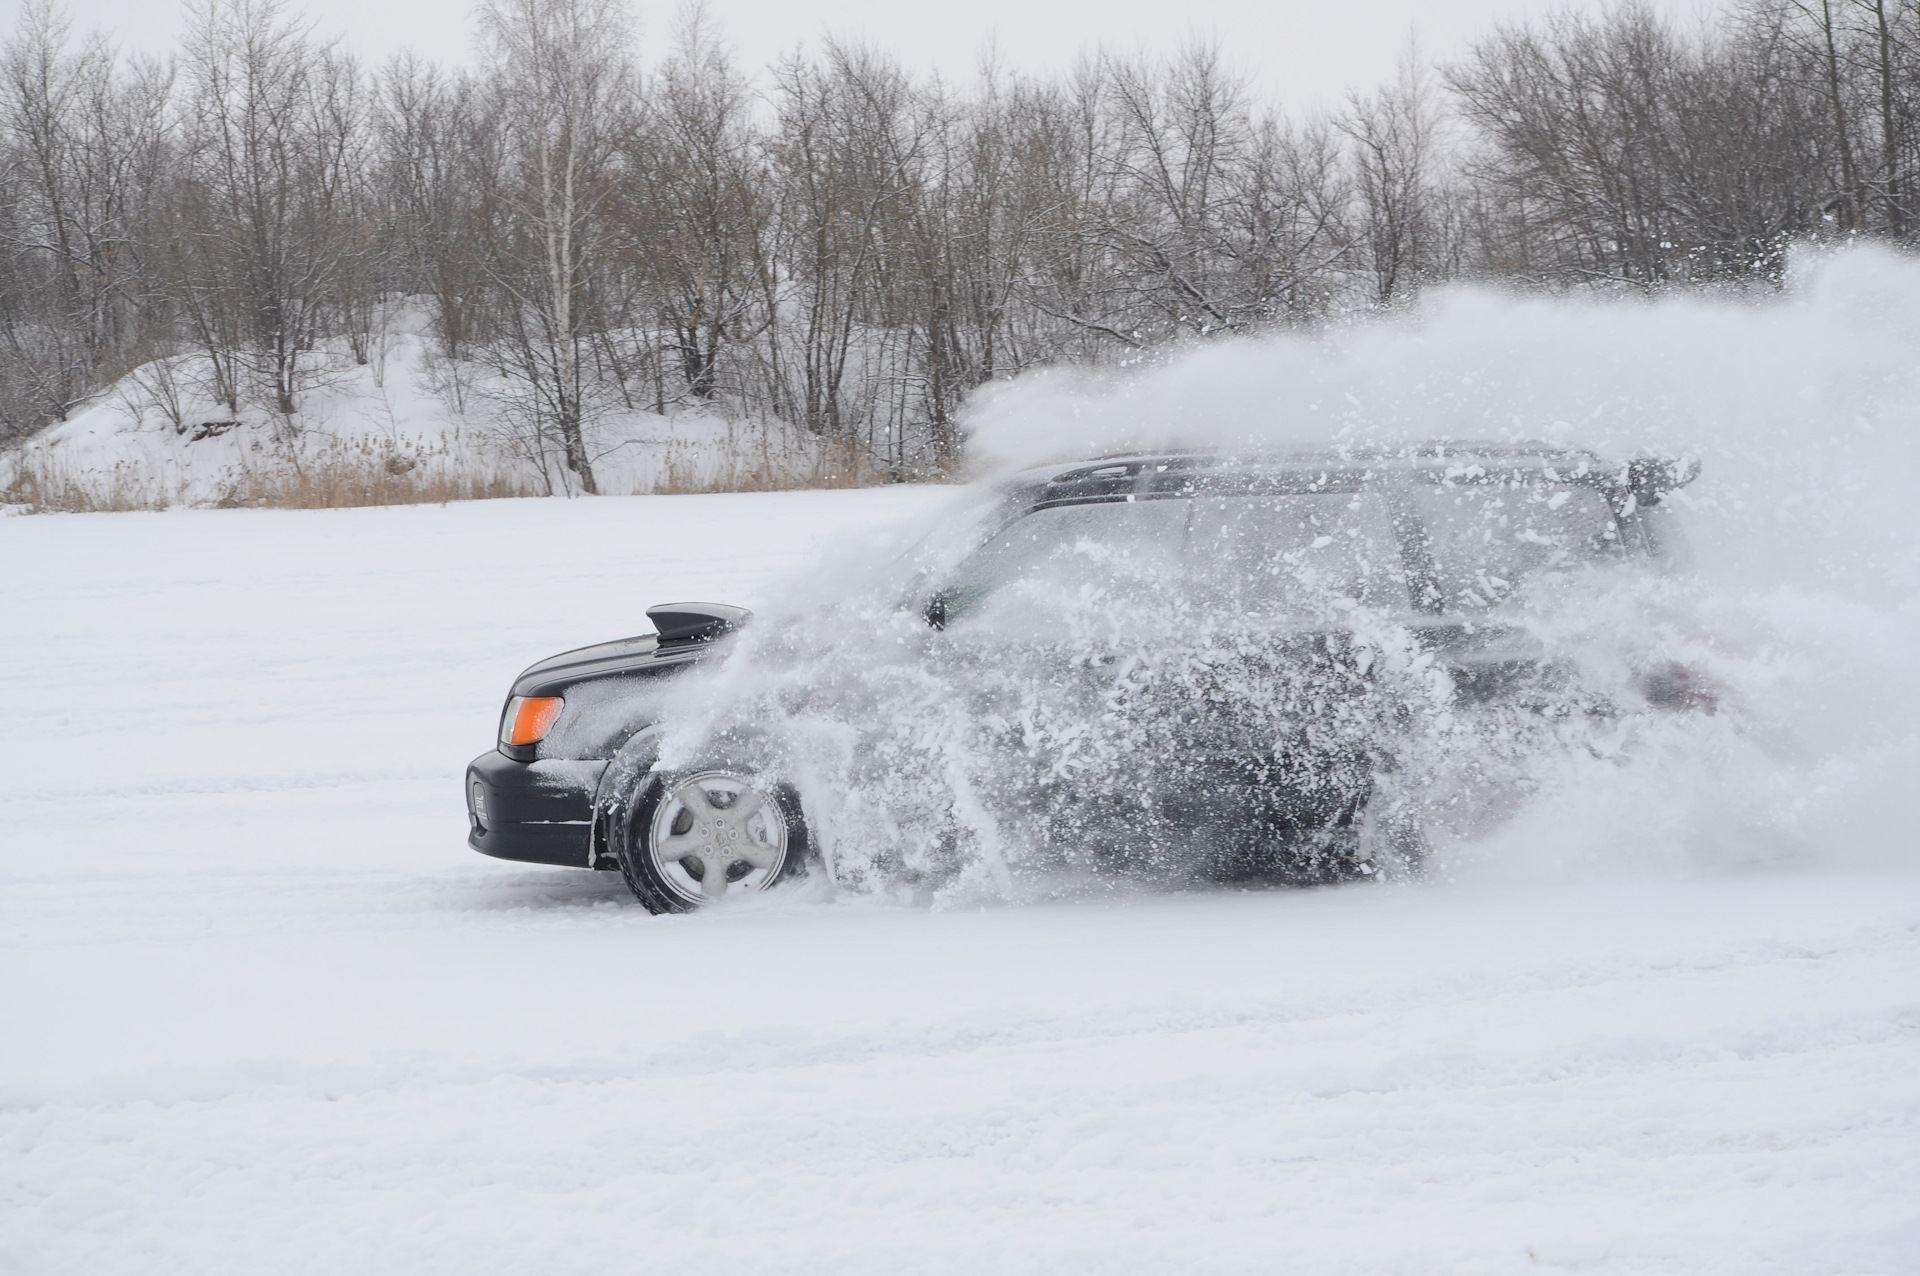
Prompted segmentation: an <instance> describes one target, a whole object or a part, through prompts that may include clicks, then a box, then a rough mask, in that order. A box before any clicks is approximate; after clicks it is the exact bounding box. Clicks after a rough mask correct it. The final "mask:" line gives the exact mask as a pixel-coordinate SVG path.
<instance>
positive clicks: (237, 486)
mask: <svg viewBox="0 0 1920 1276" xmlns="http://www.w3.org/2000/svg"><path fill="white" fill-rule="evenodd" d="M893 481H895V478H894V476H893V475H892V474H890V473H888V472H887V471H885V470H882V469H879V468H878V467H876V466H875V465H874V464H873V463H872V461H871V459H870V458H867V457H864V456H862V455H860V454H859V453H858V452H856V451H854V450H852V449H846V450H842V449H838V448H832V449H826V450H823V451H821V452H820V453H818V454H817V455H814V456H810V457H809V456H799V455H795V454H791V453H788V454H785V455H776V454H768V453H764V452H763V453H760V454H758V455H752V456H746V457H740V456H727V457H721V458H716V457H714V456H713V455H712V454H711V453H708V454H707V455H705V456H704V457H703V456H702V455H700V454H699V453H696V452H694V451H692V450H691V449H669V451H668V454H667V457H666V459H665V465H664V467H663V468H662V469H661V470H660V471H659V472H658V473H657V474H656V476H655V477H654V479H653V481H652V482H651V483H650V484H648V490H649V491H650V492H653V493H656V494H659V495H682V494H689V493H695V492H784V491H796V490H801V489H808V488H851V487H877V486H880V485H883V484H886V483H890V482H893ZM546 494H547V491H546V487H545V485H544V484H542V483H540V482H539V481H538V480H537V479H535V478H532V477H530V476H522V475H520V474H516V473H512V472H503V471H501V470H498V469H488V470H485V471H482V472H480V473H477V474H476V473H474V472H472V470H471V469H470V463H468V464H462V463H461V459H460V458H457V457H454V456H451V455H448V454H443V453H433V454H425V455H422V454H416V453H407V452H394V451H389V450H387V449H384V448H378V447H375V446H370V445H367V444H355V445H347V446H340V447H336V448H332V449H329V450H328V451H326V452H323V453H321V454H320V455H319V456H318V457H316V458H313V459H309V460H307V461H305V462H304V463H302V464H301V465H300V466H299V467H297V468H293V467H284V468H282V467H276V468H273V469H261V470H248V471H245V472H242V473H240V474H238V475H235V476H231V477H229V478H228V479H227V480H226V481H225V482H223V483H221V484H220V486H219V488H218V493H217V495H216V496H215V497H214V498H213V499H212V500H207V499H205V497H204V495H203V496H202V497H201V499H199V500H187V499H185V498H184V494H183V493H182V492H180V491H178V490H174V491H169V490H167V488H166V485H165V483H164V482H163V481H161V480H160V479H159V478H158V477H157V476H155V475H154V474H152V473H151V472H149V471H147V470H146V469H145V468H144V467H141V466H138V465H135V464H133V463H129V462H123V463H122V464H120V465H117V466H115V467H114V468H113V469H112V470H111V471H105V472H102V471H86V472H76V471H74V470H72V469H71V468H69V467H66V466H64V465H62V464H60V463H59V462H57V461H54V460H51V459H49V458H46V457H44V456H28V457H23V458H21V459H20V461H19V463H18V465H17V466H16V467H15V472H14V478H13V480H12V481H11V482H10V483H9V484H8V485H7V486H6V487H5V488H4V489H0V505H10V506H15V507H18V508H21V509H24V511H25V512H27V513H33V514H45V513H101V512H109V511H124V510H155V509H166V508H168V507H169V506H175V505H194V504H197V505H203V506H204V505H211V506H212V507H213V508H216V509H347V508H354V507H360V506H369V505H440V504H445V503H447V502H449V501H479V500H492V499H498V498H502V497H516V496H543V495H546Z"/></svg>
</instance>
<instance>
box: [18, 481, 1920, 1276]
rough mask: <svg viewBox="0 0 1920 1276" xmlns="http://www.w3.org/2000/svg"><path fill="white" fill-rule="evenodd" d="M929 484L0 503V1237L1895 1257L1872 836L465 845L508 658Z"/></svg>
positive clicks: (1252, 1260) (571, 1263)
mask: <svg viewBox="0 0 1920 1276" xmlns="http://www.w3.org/2000/svg"><path fill="white" fill-rule="evenodd" d="M950 499H951V497H950V496H949V495H948V494H947V493H943V492H939V491H929V490H914V489H889V490H869V491H856V492H840V493H790V494H775V495H754V496H683V497H635V498H619V499H603V500H598V501H533V500H529V501H492V502H476V503H471V504H466V505H455V506H449V507H437V508H436V507H402V508H385V509H362V510H345V511H319V512H290V511H256V510H236V511H173V512H169V513H164V514H109V515H82V516H47V517H37V518H8V519H0V581H3V582H4V605H0V692H3V693H4V701H3V702H4V703H5V704H6V705H7V706H8V708H9V710H10V718H11V725H12V728H13V729H12V730H10V731H9V732H7V733H6V735H5V738H4V740H0V881H3V883H4V885H0V917H3V919H0V1149H3V1151H0V1270H4V1271H7V1272H21V1273H36V1274H38V1273H60V1272H74V1273H88V1274H89V1276H103V1274H107V1273H120V1272H128V1273H134V1272H137V1273H142V1274H143V1276H146V1274H155V1273H170V1272H181V1273H196V1274H201V1273H249V1274H255V1273H283V1272H285V1273H292V1272H314V1273H339V1272H404V1273H440V1272H446V1273H461V1274H463V1276H466V1274H471V1273H485V1272H514V1273H524V1272H541V1273H575V1272H578V1273H587V1272H594V1273H604V1272H684V1273H708V1272H711V1273H728V1274H730V1276H738V1274H742V1273H758V1272H783V1273H814V1272H819V1273H827V1272H831V1273H866V1272H875V1273H880V1272H930V1273H931V1272H954V1273H969V1274H973V1273H982V1272H994V1273H1000V1272H1007V1273H1021V1272H1033V1273H1043V1272H1044V1273H1076V1272H1086V1273H1103V1274H1106V1273H1132V1272H1152V1273H1159V1272H1259V1273H1274V1272H1297V1273H1348V1272H1351V1273H1408V1274H1409V1276H1411V1274H1415V1273H1418V1274H1421V1276H1431V1274H1434V1273H1469V1272H1471V1273H1481V1272H1486V1273H1506V1272H1513V1273H1520V1272H1527V1273H1539V1272H1580V1273H1613V1272H1621V1273H1627V1272H1632V1273H1708V1272H1728V1273H1782V1274H1791V1276H1811V1274H1816V1273H1833V1274H1835V1276H1840V1274H1843V1273H1844V1274H1847V1276H1864V1274H1867V1273H1888V1274H1891V1273H1913V1272H1920V873H1917V872H1916V870H1915V863H1916V861H1915V858H1914V857H1913V856H1912V855H1911V854H1907V855H1892V856H1889V855H1880V856H1877V857H1866V858H1861V857H1849V856H1846V855H1826V854H1822V853H1819V848H1818V847H1817V846H1816V847H1815V850H1814V851H1813V852H1811V853H1806V854H1800V855H1795V856H1787V857H1781V856H1777V855H1760V856H1750V857H1746V858H1741V857H1737V856H1736V857H1731V858H1728V857H1717V858H1709V859H1700V858H1697V857H1694V858H1690V857H1687V856H1661V855H1648V854H1626V855H1623V856H1622V866H1621V867H1619V868H1618V869H1617V870H1615V871H1603V870H1601V869H1600V868H1597V867H1596V865H1595V862H1594V859H1593V856H1592V855H1591V854H1590V853H1589V854H1585V855H1583V857H1582V858H1581V859H1580V861H1579V862H1580V865H1581V867H1580V869H1579V871H1577V872H1575V871H1570V870H1569V871H1558V870H1556V869H1554V868H1553V866H1554V865H1556V864H1560V862H1561V861H1560V860H1559V859H1557V858H1556V857H1555V856H1554V855H1553V854H1551V853H1543V854H1540V855H1536V856H1532V857H1523V862H1524V863H1525V865H1526V870H1525V871H1514V872H1510V873H1503V872H1501V871H1499V863H1500V861H1498V860H1497V859H1496V860H1494V861H1491V862H1489V863H1483V864H1482V865H1481V867H1480V871H1478V872H1476V873H1474V874H1472V875H1469V876H1462V877H1461V878H1460V879H1459V880H1455V881H1451V882H1449V881H1446V880H1439V881H1430V882H1426V883H1422V884H1418V885H1406V884H1398V885H1388V886H1377V885H1375V886H1356V887H1344V888H1339V889H1322V890H1310V891H1301V890H1273V891H1257V892H1236V891H1226V890H1219V891H1195V892H1188V893H1180V894H1159V895H1156V894H1150V893H1139V894H1135V895H1131V896H1129V895H1126V894H1119V895H1113V896H1108V897H1105V898H1102V899H1098V900H1078V901H1073V900H1069V901H1056V902H1052V903H1046V904H1035V905H1026V906H1001V907H985V908H962V909H952V908H950V909H944V910H942V909H928V908H924V907H908V906H902V905H898V904H891V903H887V902H885V901H884V900H882V899H879V898H859V897H852V898H849V897H841V898H833V897H830V896H829V895H827V894H826V893H824V892H822V891H820V890H819V889H818V887H817V885H816V886H815V888H814V889H812V890H808V889H805V888H802V889H798V890H794V891H785V892H775V893H773V894H771V895H768V896H765V897H760V898H757V899H750V900H741V901H738V902H729V904H728V906H726V907H723V908H720V909H717V910H714V911H712V912H710V913H705V914H701V915H696V916H688V917H673V918H656V917H651V916H649V915H647V914H646V913H645V912H644V911H642V910H641V909H640V908H639V907H638V906H637V905H636V904H635V903H634V902H633V901H632V900H631V899H630V898H629V897H628V896H627V894H626V891H625V888H624V887H623V885H622V884H621V882H620V880H619V879H618V877H617V876H616V875H613V874H594V873H588V872H585V871H581V870H565V869H551V870H548V869H540V868H534V867H529V866H516V865H512V864H505V863H499V862H495V861H491V860H487V859H484V858H482V857H480V856H478V855H475V854H474V853H472V852H471V851H469V850H468V849H467V848H466V845H465V831H466V825H465V818H464V811H463V807H462V799H461V789H460V785H461V772H462V766H463V764H464V763H465V762H466V760H467V759H468V758H469V757H470V756H472V755H473V754H475V753H478V752H480V751H481V750H483V749H484V748H486V747H487V746H488V744H489V742H490V740H491V737H492V734H493V731H494V728H495V724H496V715H497V713H498V711H499V706H500V700H501V697H502V695H503V694H504V692H505V690H506V686H507V683H508V681H509V679H510V678H511V677H512V675H513V674H514V673H515V672H516V671H517V670H518V669H519V668H520V667H522V666H523V665H525V664H526V663H528V662H529V661H531V660H533V659H535V658H537V657H540V656H542V655H545V654H547V653H549V652H552V651H556V650H559V649H562V648H565V647H569V646H574V645H579V644H582V643H586V642H591V641H596V640H599V639H603V638H607V637H612V636H616V635H620V634H625V633H632V632H643V631H644V630H645V628H646V626H645V622H644V619H643V617H642V615H641V613H642V609H643V608H644V607H645V606H646V605H648V604H650V603H653V602H658V601H667V600H673V599H680V598H707V599H712V600H715V601H730V602H740V603H745V604H747V605H749V606H752V605H756V604H759V603H762V602H763V601H766V600H768V599H769V598H770V597H771V596H772V594H773V592H774V590H775V582H776V581H778V580H779V579H781V578H783V577H786V576H790V575H792V574H793V573H795V572H798V571H801V570H802V569H803V568H804V567H805V565H806V564H807V563H809V562H813V561H816V559H817V556H818V555H819V554H820V553H821V550H822V547H823V546H829V545H842V546H844V545H847V544H849V542H848V541H847V540H846V539H845V538H853V540H852V544H853V546H854V547H853V548H851V549H842V550H836V551H834V552H833V553H832V554H831V555H830V557H829V560H828V561H829V569H828V574H829V575H831V574H832V571H833V570H834V567H833V564H835V563H839V562H843V561H847V560H849V559H852V558H855V557H858V556H860V555H863V554H867V553H869V552H871V549H872V548H873V546H874V545H875V544H877V543H881V542H885V541H887V540H889V539H890V538H891V537H893V536H895V535H896V533H893V532H891V531H889V530H887V529H889V528H892V527H894V526H896V525H897V524H899V523H901V522H902V521H903V520H908V519H910V518H912V517H915V516H918V515H920V514H921V513H923V512H924V511H926V510H928V509H931V508H933V507H936V506H938V505H940V504H941V503H943V502H945V501H948V500H950ZM1808 605H1812V604H1808ZM1782 606H1783V608H1784V607H1788V604H1787V603H1782ZM1861 623H1862V624H1865V623H1866V622H1864V621H1862V622H1861ZM1874 632H1875V633H1876V634H1878V633H1880V632H1881V630H1879V629H1877V628H1876V629H1874ZM1908 632H1909V634H1910V632H1911V631H1910V630H1909V631H1908ZM822 637H823V640H825V641H831V635H823V636H822ZM1908 641H1909V643H1910V638H1909V639H1908ZM1573 818H1574V817H1572V816H1562V817H1561V824H1560V825H1557V824H1556V822H1555V819H1554V817H1553V815H1552V813H1551V812H1550V811H1549V812H1546V813H1538V812H1536V813H1535V814H1534V815H1533V816H1532V817H1531V819H1530V821H1529V822H1527V823H1526V824H1525V825H1524V826H1523V828H1522V829H1521V830H1520V832H1518V833H1515V834H1512V835H1510V836H1512V837H1527V838H1532V839H1535V840H1536V841H1539V842H1543V843H1549V844H1550V843H1552V842H1554V840H1555V839H1559V838H1577V835H1579V833H1580V830H1579V829H1576V828H1570V827H1562V825H1564V824H1565V822H1566V821H1567V820H1571V819H1573ZM1876 827H1879V826H1878V825H1876ZM1664 835H1665V834H1664V833H1662V832H1661V831H1660V830H1658V829H1655V830H1653V831H1652V832H1650V833H1649V834H1648V836H1650V837H1654V838H1658V837H1661V836H1664ZM1549 850H1550V847H1549ZM1542 865H1545V866H1546V867H1542Z"/></svg>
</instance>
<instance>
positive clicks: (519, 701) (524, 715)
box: [500, 696, 566, 744]
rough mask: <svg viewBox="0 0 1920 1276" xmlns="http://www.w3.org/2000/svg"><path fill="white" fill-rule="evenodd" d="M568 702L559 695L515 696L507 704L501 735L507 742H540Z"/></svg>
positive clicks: (551, 728)
mask: <svg viewBox="0 0 1920 1276" xmlns="http://www.w3.org/2000/svg"><path fill="white" fill-rule="evenodd" d="M565 703H566V701H565V700H562V699H561V698H560V697H559V696H515V697H514V698H513V702H512V703H511V704H509V705H508V706H507V715H506V720H505V721H504V722H502V723H501V724H500V725H501V727H502V730H501V732H500V736H501V738H502V740H503V741H504V742H505V743H507V744H538V743H540V742H541V741H542V740H544V739H546V738H547V732H549V731H551V730H553V724H554V720H555V719H557V718H558V717H559V716H560V706H561V705H564V704H565Z"/></svg>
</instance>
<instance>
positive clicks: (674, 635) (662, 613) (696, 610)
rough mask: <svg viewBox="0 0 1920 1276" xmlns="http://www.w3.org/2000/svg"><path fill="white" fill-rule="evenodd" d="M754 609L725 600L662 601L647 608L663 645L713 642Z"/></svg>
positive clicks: (745, 619)
mask: <svg viewBox="0 0 1920 1276" xmlns="http://www.w3.org/2000/svg"><path fill="white" fill-rule="evenodd" d="M752 615H753V613H752V612H750V611H748V610H747V609H746V608H745V607H729V606H727V605H726V604H725V603H660V604H658V605H657V606H653V607H649V608H647V619H648V620H651V621H652V622H653V627H654V629H655V630H657V631H658V632H659V635H660V645H661V646H662V647H684V646H687V645H689V644H692V643H699V642H712V641H713V640H714V639H715V638H718V637H720V636H722V635H723V634H730V633H732V632H733V631H734V630H736V629H738V628H740V627H741V626H742V625H744V624H746V623H747V621H748V619H750V618H751V617H752Z"/></svg>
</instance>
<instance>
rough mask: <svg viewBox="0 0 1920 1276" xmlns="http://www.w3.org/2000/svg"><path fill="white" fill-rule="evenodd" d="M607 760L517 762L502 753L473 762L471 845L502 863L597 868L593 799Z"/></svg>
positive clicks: (470, 767) (469, 775) (469, 781)
mask: <svg viewBox="0 0 1920 1276" xmlns="http://www.w3.org/2000/svg"><path fill="white" fill-rule="evenodd" d="M606 769H607V764H606V763H605V762H574V761H566V760H563V759H558V758H549V759H544V760H542V761H539V762H516V761H514V760H513V759H512V758H510V757H507V756H506V755H505V754H503V753H500V752H499V751H498V750H492V751H489V752H487V753H483V754H481V755H480V756H479V757H477V758H475V759H474V760H473V761H472V762H469V763H468V764H467V786H466V787H467V845H468V846H471V847H472V848H473V849H474V850H476V851H479V852H480V853H481V854H483V855H491V856H493V857H495V858H496V859H503V860H519V861H520V862H522V863H525V864H561V865H566V866H568V867H571V868H590V867H592V860H591V854H592V849H591V846H590V845H589V842H590V830H591V827H592V825H591V823H590V821H591V820H592V818H593V795H594V791H595V790H596V789H597V788H598V787H599V784H600V775H601V773H602V772H603V771H605V770H606Z"/></svg>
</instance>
